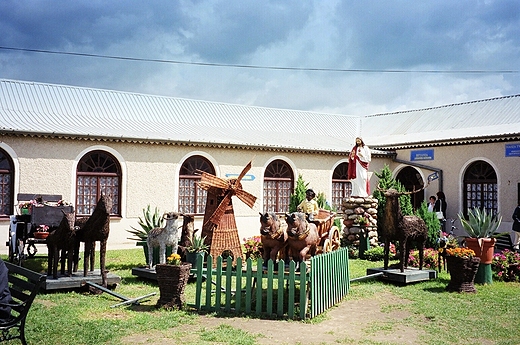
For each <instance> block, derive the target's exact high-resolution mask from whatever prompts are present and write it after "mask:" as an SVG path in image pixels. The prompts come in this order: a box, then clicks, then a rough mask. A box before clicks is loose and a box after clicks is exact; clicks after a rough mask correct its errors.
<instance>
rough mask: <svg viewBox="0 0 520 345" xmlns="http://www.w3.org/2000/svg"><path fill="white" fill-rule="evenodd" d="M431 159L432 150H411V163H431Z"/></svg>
mask: <svg viewBox="0 0 520 345" xmlns="http://www.w3.org/2000/svg"><path fill="white" fill-rule="evenodd" d="M433 157H434V156H433V149H429V150H413V151H411V152H410V160H411V161H432V160H433Z"/></svg>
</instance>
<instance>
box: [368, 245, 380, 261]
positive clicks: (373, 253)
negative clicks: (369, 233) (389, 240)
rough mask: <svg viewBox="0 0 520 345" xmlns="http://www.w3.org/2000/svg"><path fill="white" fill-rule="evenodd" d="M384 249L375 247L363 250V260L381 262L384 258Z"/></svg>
mask: <svg viewBox="0 0 520 345" xmlns="http://www.w3.org/2000/svg"><path fill="white" fill-rule="evenodd" d="M384 252H385V249H384V248H383V247H380V246H377V247H373V248H370V249H368V250H365V254H364V255H365V260H368V261H381V260H383V258H384Z"/></svg>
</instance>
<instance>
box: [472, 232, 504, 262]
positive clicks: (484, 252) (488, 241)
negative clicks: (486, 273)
mask: <svg viewBox="0 0 520 345" xmlns="http://www.w3.org/2000/svg"><path fill="white" fill-rule="evenodd" d="M496 241H497V240H496V238H474V237H466V247H468V248H469V249H472V250H473V251H474V252H475V255H476V256H478V257H479V258H480V263H481V264H490V263H491V262H493V254H494V251H495V242H496Z"/></svg>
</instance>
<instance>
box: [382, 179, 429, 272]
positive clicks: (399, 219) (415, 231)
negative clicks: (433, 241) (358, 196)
mask: <svg viewBox="0 0 520 345" xmlns="http://www.w3.org/2000/svg"><path fill="white" fill-rule="evenodd" d="M424 188H425V187H423V188H422V189H424ZM378 189H379V190H380V191H382V192H383V194H384V196H385V198H386V204H385V214H384V217H383V220H382V224H381V232H382V234H383V237H384V240H385V249H384V269H385V270H386V269H388V254H389V251H390V241H394V240H396V241H399V255H400V259H399V269H400V270H401V272H404V269H405V267H407V266H408V257H409V254H410V253H409V252H410V245H411V243H410V242H411V241H416V242H417V243H418V246H419V269H420V270H422V266H423V261H424V245H425V243H426V239H427V238H428V228H427V227H426V223H425V222H424V220H422V219H421V218H419V217H417V216H403V214H402V212H401V207H400V206H399V196H400V195H402V194H412V193H417V192H418V191H414V192H398V191H397V190H395V189H393V188H390V189H388V190H382V189H380V188H378ZM420 190H421V189H420Z"/></svg>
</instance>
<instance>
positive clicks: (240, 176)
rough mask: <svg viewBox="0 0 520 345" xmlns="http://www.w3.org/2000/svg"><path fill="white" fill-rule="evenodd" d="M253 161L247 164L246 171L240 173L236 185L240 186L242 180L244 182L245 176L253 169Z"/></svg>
mask: <svg viewBox="0 0 520 345" xmlns="http://www.w3.org/2000/svg"><path fill="white" fill-rule="evenodd" d="M252 163H253V161H249V163H247V165H246V166H245V167H244V169H242V172H241V173H240V175H238V177H237V182H236V184H238V183H239V182H240V180H242V178H243V177H244V176H246V174H247V172H248V171H249V170H250V169H251V165H252Z"/></svg>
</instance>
